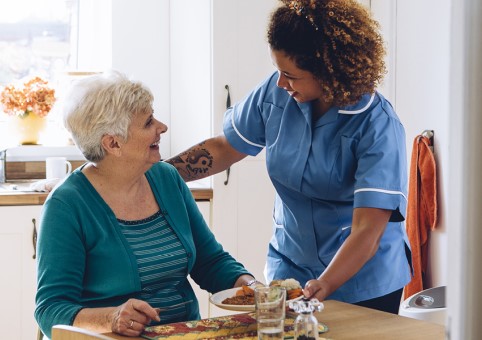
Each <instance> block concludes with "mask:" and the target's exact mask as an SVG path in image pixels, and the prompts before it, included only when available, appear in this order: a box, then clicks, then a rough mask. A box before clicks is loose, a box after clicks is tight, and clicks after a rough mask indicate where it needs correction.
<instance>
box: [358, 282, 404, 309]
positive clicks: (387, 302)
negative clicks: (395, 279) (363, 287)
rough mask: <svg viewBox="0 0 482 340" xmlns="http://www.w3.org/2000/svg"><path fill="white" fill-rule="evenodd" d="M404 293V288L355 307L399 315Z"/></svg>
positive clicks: (359, 303)
mask: <svg viewBox="0 0 482 340" xmlns="http://www.w3.org/2000/svg"><path fill="white" fill-rule="evenodd" d="M402 292H403V288H402V289H399V290H396V291H394V292H393V293H390V294H387V295H384V296H380V297H377V298H374V299H371V300H365V301H360V302H357V303H354V305H357V306H362V307H368V308H372V309H377V310H381V311H383V312H388V313H392V314H398V308H399V307H400V301H401V298H402Z"/></svg>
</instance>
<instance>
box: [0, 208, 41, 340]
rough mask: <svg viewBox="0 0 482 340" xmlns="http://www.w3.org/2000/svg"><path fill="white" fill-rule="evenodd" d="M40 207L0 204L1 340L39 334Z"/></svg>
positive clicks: (28, 337)
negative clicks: (36, 311) (37, 244)
mask: <svg viewBox="0 0 482 340" xmlns="http://www.w3.org/2000/svg"><path fill="white" fill-rule="evenodd" d="M40 210H41V206H40V205H39V206H15V207H0V216H1V219H2V224H1V225H0V268H2V279H1V280H0V301H2V308H1V310H0V329H1V332H2V339H21V340H32V339H35V337H36V332H37V323H36V322H35V319H34V316H33V313H34V308H35V291H36V264H35V256H36V254H35V240H36V232H37V231H36V226H37V224H38V219H39V216H40Z"/></svg>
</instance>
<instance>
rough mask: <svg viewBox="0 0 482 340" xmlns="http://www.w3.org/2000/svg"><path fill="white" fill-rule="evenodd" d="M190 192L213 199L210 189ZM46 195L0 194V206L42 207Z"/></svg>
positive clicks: (204, 199) (31, 193) (207, 199)
mask: <svg viewBox="0 0 482 340" xmlns="http://www.w3.org/2000/svg"><path fill="white" fill-rule="evenodd" d="M191 192H192V194H193V196H194V199H195V200H196V201H209V200H211V199H212V198H213V190H212V189H211V188H201V187H192V188H191ZM47 195H48V193H46V192H12V191H9V192H0V206H12V205H42V204H44V202H45V199H46V198H47Z"/></svg>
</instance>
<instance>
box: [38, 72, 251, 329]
mask: <svg viewBox="0 0 482 340" xmlns="http://www.w3.org/2000/svg"><path fill="white" fill-rule="evenodd" d="M152 102H153V96H152V94H151V92H150V91H149V90H148V89H147V88H145V87H144V86H143V85H142V84H140V83H137V82H132V81H130V80H129V79H127V78H126V77H125V76H124V75H122V74H119V73H109V74H104V75H95V76H92V77H89V78H86V79H83V80H81V81H78V82H77V83H76V84H74V86H73V87H72V89H71V91H70V93H69V94H67V96H66V101H65V102H64V105H63V107H61V108H62V110H63V111H64V115H65V119H64V123H65V125H66V127H67V129H68V130H69V131H70V133H71V134H72V137H73V139H74V140H75V143H76V144H77V146H78V147H79V148H80V150H81V151H82V153H83V155H84V156H85V158H86V159H87V160H88V162H87V163H85V164H84V165H83V166H81V167H80V168H79V169H77V170H75V171H74V172H73V173H72V174H71V175H70V176H69V177H68V178H67V179H66V180H65V181H64V182H63V183H62V184H61V185H59V186H58V187H57V188H56V189H55V190H54V191H52V192H51V193H50V195H49V197H48V199H47V201H46V202H45V206H44V210H43V214H42V220H41V229H40V235H39V239H38V290H37V296H36V304H37V306H36V310H35V317H36V320H37V322H38V324H39V325H40V327H41V329H42V331H43V333H44V334H46V335H47V336H50V333H51V328H52V326H54V325H56V324H66V325H74V326H79V327H82V328H87V329H91V330H95V331H98V332H111V331H112V332H116V333H119V334H123V335H126V336H138V335H139V334H140V333H141V332H142V331H143V330H144V328H145V327H146V326H147V325H149V324H151V322H152V323H170V322H177V321H182V320H192V319H197V318H199V317H200V315H199V306H198V302H197V300H196V296H195V294H194V292H193V289H192V287H191V285H190V284H189V282H188V279H187V275H190V276H191V277H192V279H193V280H194V281H195V282H197V283H198V284H199V286H200V287H201V288H203V289H206V290H208V291H209V292H218V291H220V290H224V289H228V288H232V287H238V286H241V285H243V284H245V285H247V284H249V283H250V282H253V281H254V279H253V276H252V275H251V274H249V273H248V272H247V271H246V270H245V268H244V267H243V266H242V265H241V264H240V263H238V262H236V261H235V260H234V259H233V258H232V257H231V256H230V255H229V254H228V253H227V252H225V251H224V250H223V248H222V246H221V245H220V244H219V243H218V242H217V241H216V239H215V238H214V236H213V234H212V233H211V232H210V230H209V228H208V226H207V225H206V223H205V221H204V220H203V217H202V215H201V213H200V211H199V210H198V208H197V206H196V203H195V201H194V199H193V197H192V195H191V193H190V191H189V189H188V188H187V186H186V184H185V183H184V181H183V180H182V178H181V177H180V176H179V174H178V172H177V171H176V169H175V168H174V167H172V166H171V165H169V164H167V163H164V162H160V159H161V156H160V154H159V142H160V140H161V134H163V133H165V132H166V131H167V126H166V125H165V124H163V123H161V122H159V121H158V120H156V119H155V118H154V116H153V109H152ZM189 301H192V302H189ZM183 302H185V304H183V305H180V306H178V307H174V308H168V307H169V306H173V305H178V304H180V303H183ZM166 308H168V309H166ZM159 311H161V312H160V314H159Z"/></svg>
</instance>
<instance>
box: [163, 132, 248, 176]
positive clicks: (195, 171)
mask: <svg viewBox="0 0 482 340" xmlns="http://www.w3.org/2000/svg"><path fill="white" fill-rule="evenodd" d="M246 156H247V155H246V154H244V153H241V152H238V151H237V150H235V149H234V148H233V147H232V146H231V145H230V144H229V142H228V141H227V139H226V137H225V136H224V135H219V136H216V137H213V138H210V139H206V140H205V141H203V142H201V143H199V144H197V145H194V146H192V147H191V148H189V149H187V150H186V151H183V152H181V153H180V154H178V155H176V156H173V157H171V158H169V159H167V160H166V162H167V163H170V164H172V165H173V166H174V167H175V168H176V169H177V171H179V174H180V175H181V177H182V178H183V179H184V180H185V181H187V182H188V181H194V180H197V179H201V178H204V177H208V176H211V175H214V174H217V173H218V172H221V171H223V170H226V169H227V168H229V167H230V166H231V165H232V164H234V163H236V162H238V161H240V160H242V159H243V158H245V157H246Z"/></svg>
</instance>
